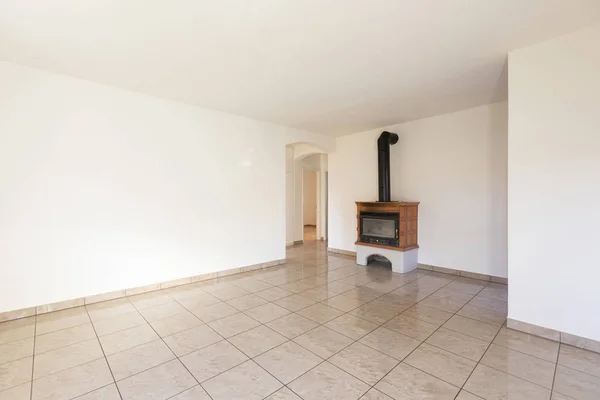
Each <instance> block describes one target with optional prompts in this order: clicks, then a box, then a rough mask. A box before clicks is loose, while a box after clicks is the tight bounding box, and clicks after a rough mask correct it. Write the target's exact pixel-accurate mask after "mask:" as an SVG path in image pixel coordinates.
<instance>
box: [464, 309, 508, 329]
mask: <svg viewBox="0 0 600 400" xmlns="http://www.w3.org/2000/svg"><path fill="white" fill-rule="evenodd" d="M457 314H458V315H462V316H463V317H468V318H471V319H475V320H477V321H481V322H485V323H487V324H491V325H497V326H502V325H503V324H504V322H506V313H504V312H498V311H492V310H488V309H485V308H479V307H474V306H471V305H469V304H467V305H465V306H464V307H463V308H461V309H460V310H459V311H458V312H457Z"/></svg>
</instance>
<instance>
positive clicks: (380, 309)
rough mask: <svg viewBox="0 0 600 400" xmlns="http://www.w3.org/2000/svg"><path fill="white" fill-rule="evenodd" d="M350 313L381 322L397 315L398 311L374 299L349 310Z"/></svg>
mask: <svg viewBox="0 0 600 400" xmlns="http://www.w3.org/2000/svg"><path fill="white" fill-rule="evenodd" d="M350 314H352V315H354V316H356V317H359V318H362V319H365V320H367V321H370V322H373V323H375V324H383V323H385V322H387V321H389V320H391V319H392V318H394V317H395V316H396V315H398V312H397V311H396V310H395V309H393V308H392V307H390V306H389V305H388V304H386V303H384V302H382V301H378V300H375V301H372V302H370V303H367V304H363V305H362V306H360V307H358V308H356V309H354V310H352V311H350Z"/></svg>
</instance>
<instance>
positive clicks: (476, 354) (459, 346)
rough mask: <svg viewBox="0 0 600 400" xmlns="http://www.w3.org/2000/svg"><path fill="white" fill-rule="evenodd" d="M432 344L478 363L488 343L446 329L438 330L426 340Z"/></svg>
mask: <svg viewBox="0 0 600 400" xmlns="http://www.w3.org/2000/svg"><path fill="white" fill-rule="evenodd" d="M427 343H429V344H432V345H434V346H436V347H439V348H441V349H444V350H447V351H449V352H451V353H454V354H458V355H459V356H463V357H465V358H468V359H469V360H472V361H479V360H480V359H481V357H482V356H483V354H484V353H485V351H486V350H487V348H488V347H489V345H490V343H489V342H486V341H484V340H479V339H476V338H474V337H471V336H467V335H465V334H463V333H460V332H456V331H452V330H450V329H446V328H439V329H438V330H437V331H435V332H434V334H433V335H431V336H430V337H429V338H428V339H427Z"/></svg>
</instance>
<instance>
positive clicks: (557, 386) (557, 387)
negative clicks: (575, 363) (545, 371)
mask: <svg viewBox="0 0 600 400" xmlns="http://www.w3.org/2000/svg"><path fill="white" fill-rule="evenodd" d="M554 391H556V392H558V393H560V394H564V395H566V396H569V397H572V398H574V399H577V400H597V399H599V398H600V378H598V377H597V376H593V375H588V374H586V373H583V372H579V371H576V370H574V369H571V368H567V367H565V366H562V365H558V366H557V367H556V378H555V380H554Z"/></svg>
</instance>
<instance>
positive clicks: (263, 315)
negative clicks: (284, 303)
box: [245, 303, 290, 324]
mask: <svg viewBox="0 0 600 400" xmlns="http://www.w3.org/2000/svg"><path fill="white" fill-rule="evenodd" d="M289 313H290V311H289V310H288V309H285V308H283V307H280V306H278V305H277V304H273V303H267V304H263V305H262V306H258V307H255V308H252V309H250V310H246V311H245V314H246V315H248V316H250V317H252V318H253V319H255V320H257V321H258V322H260V323H262V324H266V323H267V322H270V321H273V320H274V319H277V318H280V317H283V316H284V315H287V314H289Z"/></svg>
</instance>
